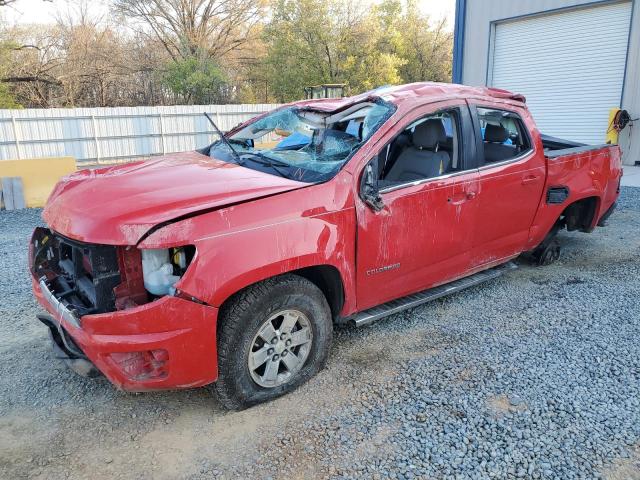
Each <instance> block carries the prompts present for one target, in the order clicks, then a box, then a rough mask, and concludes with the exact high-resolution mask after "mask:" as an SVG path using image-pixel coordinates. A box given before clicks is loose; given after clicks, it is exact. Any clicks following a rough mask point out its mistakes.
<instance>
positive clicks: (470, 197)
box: [467, 192, 478, 200]
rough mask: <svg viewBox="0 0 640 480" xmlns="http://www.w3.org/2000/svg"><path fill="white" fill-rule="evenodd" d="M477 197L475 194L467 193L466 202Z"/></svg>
mask: <svg viewBox="0 0 640 480" xmlns="http://www.w3.org/2000/svg"><path fill="white" fill-rule="evenodd" d="M476 195H478V194H477V193H476V192H467V200H473V199H474V198H476Z"/></svg>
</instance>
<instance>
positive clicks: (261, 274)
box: [30, 83, 622, 409]
mask: <svg viewBox="0 0 640 480" xmlns="http://www.w3.org/2000/svg"><path fill="white" fill-rule="evenodd" d="M214 126H215V125H214ZM216 128H217V127H216ZM621 176H622V169H621V161H620V151H619V149H618V147H617V146H608V145H602V146H585V145H580V144H576V143H572V142H567V141H563V140H559V139H554V138H550V137H545V136H542V135H541V134H540V133H539V131H538V129H537V128H536V126H535V123H534V121H533V119H532V118H531V115H530V114H529V111H528V110H527V107H526V104H525V99H524V97H523V96H521V95H517V94H512V93H510V92H507V91H503V90H497V89H492V88H472V87H466V86H460V85H446V84H434V83H417V84H411V85H404V86H398V87H388V88H382V89H378V90H374V91H371V92H367V93H364V94H362V95H357V96H354V97H349V98H343V99H322V100H310V101H303V102H297V103H293V104H289V105H286V106H283V107H281V108H278V109H276V110H274V111H272V112H269V113H267V114H264V115H262V116H260V117H257V118H255V119H252V120H250V121H248V122H246V123H244V124H242V125H239V126H238V127H236V128H235V129H233V130H232V131H230V132H228V133H227V134H225V135H222V134H221V135H220V138H219V139H218V140H217V141H216V142H214V143H212V144H211V145H209V146H207V147H206V148H203V149H201V150H199V151H194V152H188V153H181V154H173V155H168V156H165V157H162V158H159V159H156V160H151V161H146V162H137V163H131V164H127V165H121V166H115V167H110V168H103V169H100V170H83V171H79V172H77V173H75V174H73V175H71V176H68V177H66V178H64V179H63V180H62V181H61V182H60V183H59V184H58V185H57V186H56V188H55V189H54V191H53V192H52V194H51V197H50V198H49V201H48V204H47V206H46V208H45V209H44V212H43V218H44V220H45V222H46V224H47V225H48V228H37V229H36V231H35V232H34V235H33V238H32V241H31V243H30V265H31V273H32V280H33V290H34V292H35V295H36V297H37V298H38V300H39V302H40V303H41V304H42V306H43V307H44V308H45V309H46V310H47V311H48V312H49V313H48V314H43V315H39V318H40V320H41V321H43V322H44V323H45V324H46V325H47V326H48V327H49V329H50V330H49V331H50V333H51V338H52V339H53V344H54V349H55V350H56V351H57V352H58V355H59V356H60V357H61V358H64V359H65V361H66V362H67V363H69V364H70V365H71V366H72V367H74V369H75V370H77V371H81V372H82V373H84V374H87V375H91V374H95V373H98V372H101V373H102V374H104V375H105V376H106V377H107V378H108V379H109V380H110V381H111V382H113V383H114V384H115V385H116V386H117V387H119V388H122V389H125V390H130V391H143V390H155V389H175V388H188V387H197V386H202V385H206V384H209V383H213V382H215V390H216V391H217V393H218V396H219V398H220V399H221V401H222V403H223V404H224V405H226V406H227V407H229V408H234V409H239V408H244V407H247V406H250V405H252V404H256V403H259V402H262V401H265V400H269V399H272V398H274V397H277V396H279V395H282V394H284V393H286V392H288V391H291V390H292V389H294V388H296V387H297V386H299V385H300V384H302V383H303V382H305V381H306V380H308V379H309V378H310V377H311V376H313V375H314V374H315V373H316V372H318V371H319V370H320V369H321V368H322V366H323V365H324V363H325V361H326V359H327V355H328V351H329V347H330V344H331V338H332V329H333V325H334V322H348V321H350V322H354V323H355V324H357V325H362V324H366V323H368V322H371V321H373V320H376V319H378V318H381V317H383V316H385V315H389V314H391V313H394V312H398V311H400V310H402V309H405V308H410V307H413V306H415V305H418V304H420V303H423V302H426V301H429V300H432V299H434V298H437V297H440V296H443V295H446V294H449V293H452V292H455V291H458V290H460V289H462V288H465V287H468V286H471V285H475V284H477V283H479V282H481V281H484V280H487V279H490V278H494V277H496V276H497V275H500V274H501V273H503V272H504V271H506V270H508V269H509V268H511V266H512V264H511V263H510V260H512V259H514V258H515V257H517V256H519V255H521V254H523V253H529V254H530V255H531V256H532V257H533V258H534V259H535V260H536V261H537V262H538V263H540V264H546V263H550V262H552V261H553V260H555V259H556V258H557V256H558V255H559V246H558V243H557V241H556V240H555V239H554V237H555V235H556V233H557V232H558V231H559V230H561V229H564V228H566V229H567V230H570V231H573V230H578V231H582V232H591V231H592V230H593V229H594V228H595V227H596V226H597V225H604V222H605V220H606V218H607V217H608V216H609V215H610V214H611V212H612V211H613V209H614V206H615V202H616V199H617V197H618V194H619V185H620V178H621Z"/></svg>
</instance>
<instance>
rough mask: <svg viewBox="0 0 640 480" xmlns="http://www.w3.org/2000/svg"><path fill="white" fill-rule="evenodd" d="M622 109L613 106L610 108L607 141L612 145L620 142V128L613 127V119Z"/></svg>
mask: <svg viewBox="0 0 640 480" xmlns="http://www.w3.org/2000/svg"><path fill="white" fill-rule="evenodd" d="M619 111H620V109H619V108H618V107H615V108H612V109H611V110H609V126H608V127H607V141H606V143H608V144H610V145H616V144H617V143H618V134H619V133H620V132H618V130H616V129H615V128H613V121H614V119H615V118H616V115H617V114H618V112H619Z"/></svg>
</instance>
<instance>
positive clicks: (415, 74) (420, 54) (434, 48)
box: [400, 0, 453, 82]
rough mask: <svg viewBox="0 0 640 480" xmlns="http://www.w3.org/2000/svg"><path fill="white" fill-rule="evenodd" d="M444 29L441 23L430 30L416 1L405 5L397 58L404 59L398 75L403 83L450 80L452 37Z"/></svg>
mask: <svg viewBox="0 0 640 480" xmlns="http://www.w3.org/2000/svg"><path fill="white" fill-rule="evenodd" d="M445 27H446V22H445V20H444V19H442V20H440V21H439V22H436V23H435V24H434V25H433V26H431V25H430V19H429V17H428V16H426V15H423V14H421V13H420V10H419V9H418V6H417V4H416V2H415V0H408V1H407V6H406V13H405V15H404V18H403V19H402V21H401V28H402V32H403V34H402V40H401V42H400V44H401V47H400V55H401V56H402V57H403V58H404V59H406V62H405V63H404V65H403V67H402V68H401V69H400V75H401V76H402V78H403V80H404V81H405V82H420V81H426V80H428V81H435V82H448V81H450V80H451V68H452V67H451V62H452V50H453V34H452V33H451V32H450V31H448V30H446V28H445Z"/></svg>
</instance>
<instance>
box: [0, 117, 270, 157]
mask: <svg viewBox="0 0 640 480" xmlns="http://www.w3.org/2000/svg"><path fill="white" fill-rule="evenodd" d="M275 107H277V105H270V104H255V105H182V106H174V107H118V108H54V109H25V110H0V160H6V159H25V158H37V157H61V156H71V157H75V159H76V160H77V162H78V164H80V165H82V164H85V165H87V164H96V163H113V162H122V161H127V160H132V159H136V158H144V157H150V156H153V155H162V154H164V153H171V152H182V151H187V150H193V149H195V148H199V147H203V146H205V145H207V144H208V143H210V142H211V141H212V139H213V138H214V134H213V133H212V131H213V128H212V127H211V125H210V124H209V122H208V120H207V119H206V118H205V117H204V115H203V112H205V111H206V112H208V113H210V114H211V115H212V118H213V119H214V120H215V122H216V124H217V125H218V127H219V128H220V130H222V131H227V130H230V129H231V128H233V127H234V126H235V125H237V124H238V123H241V122H244V121H245V120H248V119H249V118H251V117H254V116H256V115H258V114H260V113H263V112H265V111H268V110H271V109H273V108H275Z"/></svg>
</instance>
